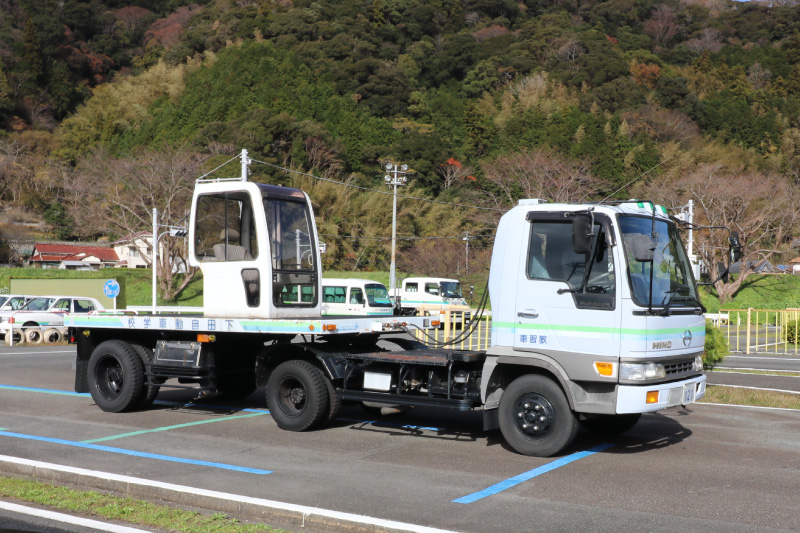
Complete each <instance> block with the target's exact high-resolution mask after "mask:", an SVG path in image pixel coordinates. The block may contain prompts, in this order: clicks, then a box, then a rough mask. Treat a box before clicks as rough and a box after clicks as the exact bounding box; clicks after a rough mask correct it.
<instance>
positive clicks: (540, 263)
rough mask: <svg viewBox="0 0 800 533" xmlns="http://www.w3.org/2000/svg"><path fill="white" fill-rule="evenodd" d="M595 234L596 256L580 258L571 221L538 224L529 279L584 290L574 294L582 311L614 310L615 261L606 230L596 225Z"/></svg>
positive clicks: (533, 235)
mask: <svg viewBox="0 0 800 533" xmlns="http://www.w3.org/2000/svg"><path fill="white" fill-rule="evenodd" d="M592 233H593V234H594V242H593V247H592V249H593V250H594V252H593V255H592V256H591V257H587V256H588V254H586V255H579V254H576V253H575V250H574V249H573V248H572V222H571V221H570V220H569V219H564V220H535V221H534V222H533V225H532V226H531V235H530V239H529V243H528V258H527V264H526V273H527V276H528V278H529V279H539V280H548V281H558V282H565V283H566V284H567V285H568V286H569V288H570V289H581V287H583V290H579V292H577V293H574V298H575V302H576V305H577V306H578V307H579V308H583V307H592V308H604V309H611V308H613V306H614V293H615V287H616V281H615V276H614V258H613V255H612V252H611V248H610V247H609V246H608V245H607V240H608V238H607V235H606V230H605V228H604V227H603V226H602V225H601V224H599V223H595V225H594V227H593V229H592ZM587 269H588V273H587ZM584 278H586V283H585V285H584Z"/></svg>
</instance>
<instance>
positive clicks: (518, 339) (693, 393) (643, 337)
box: [70, 151, 706, 456]
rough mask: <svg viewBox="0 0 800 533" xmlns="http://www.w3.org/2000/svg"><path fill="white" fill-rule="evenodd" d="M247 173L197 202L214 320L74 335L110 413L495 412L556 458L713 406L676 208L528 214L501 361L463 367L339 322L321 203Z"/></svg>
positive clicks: (505, 292) (491, 424)
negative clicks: (157, 409) (321, 239)
mask: <svg viewBox="0 0 800 533" xmlns="http://www.w3.org/2000/svg"><path fill="white" fill-rule="evenodd" d="M241 158H242V175H241V177H239V178H236V179H209V178H204V179H201V180H198V181H197V183H196V185H195V191H194V195H193V199H192V206H191V214H190V224H189V228H188V229H189V232H188V233H189V234H188V238H189V256H190V257H189V261H190V264H191V265H192V266H197V267H199V268H200V269H201V270H202V272H203V299H204V304H203V309H202V312H200V313H196V314H194V315H177V314H169V313H164V314H155V313H154V314H137V315H128V316H120V315H111V314H98V315H93V316H86V317H74V318H71V319H70V327H71V332H72V335H73V337H74V338H75V339H76V341H77V363H76V375H75V390H76V391H78V392H90V393H91V395H92V398H93V399H94V401H95V403H97V405H98V406H99V407H100V408H101V409H103V410H104V411H109V412H121V411H127V410H134V409H145V408H146V407H147V406H148V405H149V404H150V403H151V402H152V401H153V399H154V398H155V396H156V394H157V393H158V391H159V389H160V388H162V387H192V388H193V389H200V391H203V392H208V393H213V394H221V395H224V396H228V397H240V398H244V397H247V396H249V395H250V394H251V393H252V392H253V391H255V390H256V389H257V388H258V387H262V386H263V387H265V390H266V398H267V403H268V407H269V409H270V412H271V415H272V417H273V419H274V420H275V422H276V424H277V425H278V426H279V427H280V428H283V429H285V430H289V431H304V430H309V429H312V428H315V427H318V426H321V425H323V424H325V423H326V422H327V421H330V420H331V419H333V418H335V417H336V414H337V412H338V410H339V407H340V406H341V404H342V402H343V401H356V402H366V403H368V404H369V405H376V404H378V405H386V406H396V407H418V406H432V407H441V408H449V409H456V410H461V411H467V410H481V411H482V413H483V425H484V429H486V430H491V429H497V428H499V429H500V431H501V432H502V435H503V437H504V438H505V440H506V441H507V443H508V444H509V446H510V447H511V448H513V449H514V450H515V451H517V452H519V453H522V454H527V455H536V456H551V455H554V454H557V453H559V452H560V451H562V450H563V449H564V448H565V447H566V446H568V445H569V444H570V443H571V442H572V440H573V439H574V437H575V435H576V433H577V430H578V427H579V425H583V426H584V427H586V428H588V429H589V430H593V431H602V432H606V433H609V432H612V433H613V432H621V431H625V430H627V429H629V428H630V427H632V426H633V425H634V424H635V423H636V422H637V421H638V419H639V417H640V416H641V414H642V413H647V412H654V411H659V410H662V409H667V408H670V407H676V406H680V405H686V404H690V403H692V402H695V401H697V400H698V399H700V398H701V397H702V396H703V394H704V393H705V382H706V378H705V375H704V374H703V365H702V357H701V356H702V353H703V347H704V336H705V321H704V318H703V311H704V308H703V306H702V305H701V304H700V301H699V299H698V294H697V288H696V283H695V281H694V279H693V277H692V273H691V265H690V264H689V261H688V259H687V256H686V252H685V250H684V247H683V245H682V243H681V241H680V238H679V236H678V228H677V226H676V222H675V220H674V219H671V218H670V217H669V216H668V215H667V214H666V212H665V211H664V210H663V209H662V208H660V207H658V206H654V205H653V204H652V203H649V202H636V201H632V202H622V203H617V204H603V205H592V204H569V205H568V204H547V203H541V202H538V201H536V200H522V201H520V203H519V205H518V206H516V207H514V208H513V209H511V210H510V211H508V212H507V213H506V214H504V215H503V217H502V218H501V220H500V223H499V225H498V228H497V236H496V238H495V243H494V250H493V255H492V261H491V270H490V275H489V282H488V291H486V293H487V296H485V297H484V301H483V302H482V305H481V306H479V310H480V308H485V307H486V303H487V297H488V298H491V303H492V305H491V308H492V334H491V344H490V346H489V348H488V349H487V350H481V351H472V350H458V349H453V348H449V347H447V346H439V345H436V344H435V343H431V344H432V345H431V346H427V345H425V344H423V343H421V342H419V341H417V340H415V339H414V338H413V336H412V335H399V333H418V332H419V331H423V332H425V333H427V330H428V329H431V328H435V327H436V326H437V325H438V324H437V323H436V320H433V319H432V318H433V317H423V316H419V317H412V316H409V317H402V316H347V317H328V316H323V315H322V314H321V304H322V298H321V292H322V272H321V267H320V265H321V262H320V254H319V249H318V246H317V243H318V240H317V230H316V225H315V222H314V216H313V211H312V207H311V202H310V200H309V198H308V196H307V195H306V194H305V193H304V192H302V191H300V190H297V189H292V188H288V187H276V186H272V185H266V184H261V183H254V182H251V181H248V179H247V168H248V164H249V162H250V160H249V159H248V156H247V153H246V151H243V152H242V156H241ZM479 312H480V311H479ZM477 323H479V320H473V321H472V323H471V325H470V326H469V327H467V328H466V329H465V330H463V331H462V332H461V333H460V334H459V335H458V337H457V338H456V339H453V343H456V342H460V340H462V338H463V336H465V335H469V334H470V332H471V329H470V328H471V327H473V326H474V324H477Z"/></svg>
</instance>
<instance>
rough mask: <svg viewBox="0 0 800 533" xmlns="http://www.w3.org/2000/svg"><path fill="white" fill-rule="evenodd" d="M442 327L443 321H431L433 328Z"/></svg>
mask: <svg viewBox="0 0 800 533" xmlns="http://www.w3.org/2000/svg"><path fill="white" fill-rule="evenodd" d="M441 325H442V321H441V320H431V326H437V327H438V326H441Z"/></svg>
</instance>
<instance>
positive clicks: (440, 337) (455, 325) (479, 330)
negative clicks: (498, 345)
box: [416, 306, 492, 350]
mask: <svg viewBox="0 0 800 533" xmlns="http://www.w3.org/2000/svg"><path fill="white" fill-rule="evenodd" d="M462 307H463V308H462ZM423 312H425V313H427V314H429V315H431V316H434V317H436V315H438V316H439V318H441V322H442V327H441V329H439V330H433V331H432V332H431V331H428V332H427V334H426V332H424V331H422V330H417V333H416V337H417V340H419V341H420V342H423V343H426V344H431V343H432V341H433V340H432V339H431V338H430V337H429V335H432V336H433V337H434V338H435V340H436V341H438V342H452V341H453V340H454V339H455V340H458V342H455V343H453V344H450V345H449V346H448V347H449V348H457V349H459V350H488V349H489V345H490V344H491V336H492V332H491V327H492V312H491V311H484V313H483V316H481V317H480V320H479V321H478V323H477V324H474V329H473V331H472V333H471V334H470V335H468V336H463V333H465V332H466V331H467V330H468V329H469V328H470V327H472V326H473V321H474V319H475V317H476V316H477V309H470V308H469V307H466V306H459V307H457V308H456V307H453V308H442V307H439V306H434V307H432V308H431V309H425V310H424V311H423ZM465 312H466V313H469V320H467V319H465V317H464V315H465ZM459 339H460V340H459Z"/></svg>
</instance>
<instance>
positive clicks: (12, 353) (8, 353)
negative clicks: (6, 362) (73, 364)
mask: <svg viewBox="0 0 800 533" xmlns="http://www.w3.org/2000/svg"><path fill="white" fill-rule="evenodd" d="M43 353H72V354H74V353H75V350H51V351H47V352H27V351H25V352H0V355H30V354H43Z"/></svg>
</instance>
